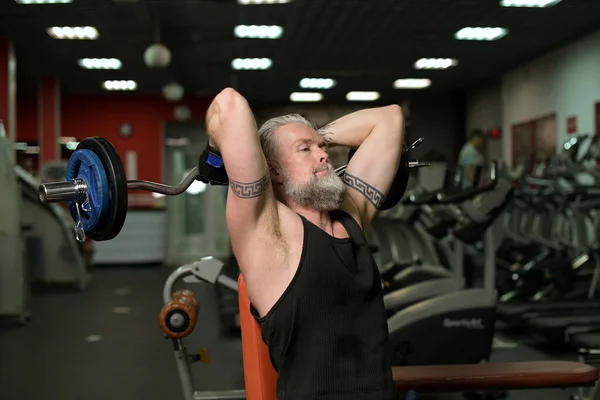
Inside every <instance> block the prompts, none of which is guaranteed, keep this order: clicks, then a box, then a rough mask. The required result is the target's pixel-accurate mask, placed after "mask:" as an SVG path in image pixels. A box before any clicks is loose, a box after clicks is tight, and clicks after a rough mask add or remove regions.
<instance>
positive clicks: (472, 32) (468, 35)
mask: <svg viewBox="0 0 600 400" xmlns="http://www.w3.org/2000/svg"><path fill="white" fill-rule="evenodd" d="M507 33H508V30H507V29H506V28H498V27H467V28H462V29H461V30H459V31H458V32H456V33H455V34H454V37H455V38H456V39H458V40H498V39H500V38H502V37H504V36H506V34H507Z"/></svg>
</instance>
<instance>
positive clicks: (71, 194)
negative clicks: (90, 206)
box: [38, 178, 87, 204]
mask: <svg viewBox="0 0 600 400" xmlns="http://www.w3.org/2000/svg"><path fill="white" fill-rule="evenodd" d="M38 197H39V199H40V202H41V203H43V204H46V203H60V202H63V201H75V202H78V203H83V202H84V201H85V200H86V198H87V184H86V183H85V181H84V180H83V179H81V178H76V179H73V180H71V181H67V182H53V183H42V184H40V186H39V187H38Z"/></svg>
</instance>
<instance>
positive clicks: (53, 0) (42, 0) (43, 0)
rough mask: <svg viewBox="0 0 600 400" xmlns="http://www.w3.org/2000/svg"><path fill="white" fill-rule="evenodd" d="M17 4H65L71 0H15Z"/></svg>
mask: <svg viewBox="0 0 600 400" xmlns="http://www.w3.org/2000/svg"><path fill="white" fill-rule="evenodd" d="M15 1H16V2H17V3H19V4H67V3H72V2H73V0H15Z"/></svg>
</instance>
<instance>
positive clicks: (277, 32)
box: [233, 25, 283, 39]
mask: <svg viewBox="0 0 600 400" xmlns="http://www.w3.org/2000/svg"><path fill="white" fill-rule="evenodd" d="M233 34H234V35H235V36H236V37H239V38H245V39H279V38H280V37H281V35H282V34H283V28H282V27H281V26H278V25H238V26H236V27H235V28H234V29H233Z"/></svg>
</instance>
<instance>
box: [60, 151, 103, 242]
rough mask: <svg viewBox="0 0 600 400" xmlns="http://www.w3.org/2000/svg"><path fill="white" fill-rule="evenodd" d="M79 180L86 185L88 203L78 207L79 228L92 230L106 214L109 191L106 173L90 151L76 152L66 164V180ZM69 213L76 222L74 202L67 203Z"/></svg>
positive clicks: (101, 221) (100, 222)
mask: <svg viewBox="0 0 600 400" xmlns="http://www.w3.org/2000/svg"><path fill="white" fill-rule="evenodd" d="M75 178H81V179H83V180H84V181H85V183H86V184H87V190H88V203H89V204H87V203H86V204H84V205H83V207H82V206H81V205H80V207H79V215H80V216H81V226H82V228H83V230H84V231H89V230H93V229H94V228H96V227H97V226H98V225H100V224H102V223H103V219H104V218H105V217H106V215H107V214H108V208H109V190H108V180H107V178H106V171H105V169H104V166H103V164H102V161H101V160H100V158H99V157H98V156H97V155H96V154H95V153H94V152H93V151H92V150H83V149H82V150H77V151H75V152H74V153H73V155H72V156H71V158H69V162H68V164H67V172H66V180H67V181H70V180H73V179H75ZM69 211H70V212H71V216H72V217H73V220H75V221H77V219H78V218H79V215H78V214H77V209H76V204H75V202H72V201H71V202H69Z"/></svg>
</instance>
